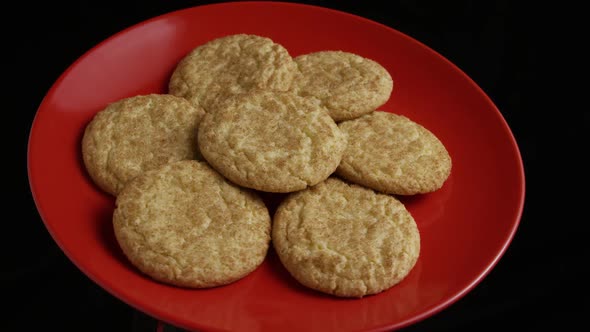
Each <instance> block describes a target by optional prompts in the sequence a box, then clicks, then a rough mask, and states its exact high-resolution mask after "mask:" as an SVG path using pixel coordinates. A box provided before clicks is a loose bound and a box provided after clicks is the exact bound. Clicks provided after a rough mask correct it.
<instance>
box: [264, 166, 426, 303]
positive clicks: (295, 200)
mask: <svg viewBox="0 0 590 332" xmlns="http://www.w3.org/2000/svg"><path fill="white" fill-rule="evenodd" d="M272 243H273V246H274V248H275V250H276V252H277V253H278V256H279V258H280V260H281V262H282V263H283V265H284V266H285V268H286V269H287V270H288V271H289V273H290V274H291V275H292V276H293V277H294V278H295V279H297V280H298V281H299V282H300V283H301V284H303V285H305V286H307V287H309V288H312V289H316V290H318V291H321V292H324V293H328V294H333V295H336V296H341V297H362V296H365V295H369V294H376V293H379V292H382V291H384V290H386V289H388V288H390V287H392V286H394V285H396V284H397V283H399V282H400V281H401V280H403V279H404V278H405V277H406V276H407V275H408V273H409V272H410V271H411V270H412V268H413V267H414V265H415V263H416V261H417V259H418V256H419V254H420V234H419V232H418V227H417V225H416V222H415V221H414V219H413V218H412V216H411V214H410V213H409V212H408V211H407V210H406V208H405V207H404V205H403V204H402V203H401V202H400V201H398V200H397V199H395V198H394V197H393V196H389V195H385V194H379V193H376V192H374V191H373V190H371V189H368V188H365V187H362V186H358V185H354V184H348V183H346V182H344V181H342V180H340V179H336V178H333V177H331V178H329V179H327V180H326V181H324V182H321V183H320V184H318V185H316V186H314V187H311V188H308V189H306V190H303V191H300V192H297V193H292V194H290V195H289V196H288V197H287V198H286V199H285V200H284V201H283V202H282V203H281V204H280V205H279V207H278V209H277V211H276V213H275V215H274V218H273V228H272Z"/></svg>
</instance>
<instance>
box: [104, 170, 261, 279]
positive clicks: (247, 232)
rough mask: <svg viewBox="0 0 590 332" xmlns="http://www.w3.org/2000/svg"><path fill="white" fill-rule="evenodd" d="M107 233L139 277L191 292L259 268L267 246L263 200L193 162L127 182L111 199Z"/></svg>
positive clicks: (240, 276) (149, 172)
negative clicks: (113, 201) (113, 205)
mask: <svg viewBox="0 0 590 332" xmlns="http://www.w3.org/2000/svg"><path fill="white" fill-rule="evenodd" d="M113 226H114V230H115V235H116V239H117V241H118V243H119V245H120V247H121V249H122V250H123V252H124V253H125V255H126V256H127V257H128V258H129V261H130V262H131V263H132V264H133V265H134V266H136V267H137V268H138V269H139V270H140V271H142V272H143V273H145V274H146V275H148V276H150V277H152V278H153V279H155V280H158V281H161V282H163V283H167V284H171V285H176V286H182V287H191V288H208V287H215V286H221V285H226V284H229V283H231V282H234V281H236V280H238V279H241V278H243V277H245V276H246V275H248V274H250V273H251V272H252V271H254V270H255V269H256V268H257V267H258V266H259V265H260V264H261V263H262V261H263V260H264V258H265V257H266V253H267V250H268V247H269V243H270V216H269V214H268V210H267V208H266V206H265V205H264V203H263V202H262V200H261V199H260V198H259V197H258V196H256V195H255V194H254V193H253V192H252V191H249V190H246V189H243V188H240V187H237V186H236V185H234V184H232V183H230V182H229V181H227V180H226V179H225V178H223V177H222V176H221V175H219V174H218V173H217V172H215V171H214V170H213V169H212V168H211V167H210V166H208V165H207V163H205V162H198V161H194V160H184V161H179V162H174V163H170V164H166V165H164V166H162V167H160V168H158V169H155V170H151V171H147V172H145V173H143V174H142V175H140V176H138V177H136V178H135V179H133V180H132V181H131V182H129V184H128V185H127V186H125V188H124V189H123V190H122V191H121V193H120V194H119V196H118V197H117V200H116V209H115V212H114V215H113Z"/></svg>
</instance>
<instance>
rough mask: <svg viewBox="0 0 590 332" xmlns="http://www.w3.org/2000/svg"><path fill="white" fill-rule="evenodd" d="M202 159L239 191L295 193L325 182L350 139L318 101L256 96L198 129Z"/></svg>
mask: <svg viewBox="0 0 590 332" xmlns="http://www.w3.org/2000/svg"><path fill="white" fill-rule="evenodd" d="M198 141H199V147H200V150H201V153H202V154H203V157H204V158H205V159H206V160H207V161H208V162H209V164H211V166H212V167H213V168H215V169H216V170H217V171H218V172H220V173H221V174H223V175H224V176H225V177H226V178H228V179H229V180H231V181H233V182H235V183H236V184H238V185H241V186H244V187H248V188H252V189H257V190H260V191H266V192H279V193H280V192H282V193H286V192H292V191H297V190H301V189H305V188H306V187H308V186H312V185H315V184H317V183H319V182H320V181H323V180H325V179H326V178H328V176H330V175H331V174H332V173H333V172H334V171H335V169H336V167H338V164H339V163H340V160H341V158H342V154H343V153H344V149H345V148H346V139H345V137H344V135H343V134H342V132H341V131H340V130H339V129H338V126H337V125H336V123H335V122H334V120H333V119H332V118H331V117H330V116H329V115H328V113H327V111H326V110H325V108H323V107H321V106H320V104H319V102H318V101H317V100H316V99H314V98H303V97H299V96H297V95H295V94H292V93H289V92H269V91H260V90H258V91H253V92H250V93H247V94H241V95H237V96H234V97H233V98H230V99H228V100H226V101H224V102H223V103H220V104H219V107H217V108H216V109H215V110H214V111H213V112H209V113H207V114H206V115H205V116H204V117H203V120H202V122H201V124H200V126H199V134H198Z"/></svg>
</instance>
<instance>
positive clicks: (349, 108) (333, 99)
mask: <svg viewBox="0 0 590 332" xmlns="http://www.w3.org/2000/svg"><path fill="white" fill-rule="evenodd" d="M294 61H295V62H296V63H297V66H298V68H299V71H300V74H299V75H298V77H297V79H296V80H295V81H294V91H296V93H297V94H299V95H301V96H313V97H316V98H318V99H319V100H321V102H322V105H324V106H325V107H326V108H327V109H328V111H329V112H330V116H331V117H332V118H333V119H334V120H335V121H337V122H339V121H344V120H350V119H354V118H357V117H359V116H361V115H363V114H367V113H370V112H372V111H374V110H376V109H377V108H378V107H380V106H382V105H383V104H385V103H386V102H387V101H388V100H389V97H390V95H391V92H392V91H393V79H392V77H391V74H390V73H389V72H388V71H387V69H385V67H383V66H382V65H381V64H379V63H378V62H376V61H374V60H371V59H368V58H365V57H362V56H360V55H357V54H354V53H349V52H343V51H320V52H314V53H309V54H304V55H300V56H297V57H295V59H294Z"/></svg>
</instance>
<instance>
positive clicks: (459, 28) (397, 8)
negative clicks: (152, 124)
mask: <svg viewBox="0 0 590 332" xmlns="http://www.w3.org/2000/svg"><path fill="white" fill-rule="evenodd" d="M214 2H216V1H164V0H162V1H147V0H146V1H119V2H112V1H111V2H109V1H93V2H79V3H66V2H51V1H48V2H39V3H35V4H30V3H29V2H20V3H16V4H14V6H13V7H11V8H8V7H6V8H4V10H3V12H4V18H3V22H2V25H3V30H2V32H3V47H2V60H3V61H2V64H3V68H2V73H3V74H5V75H3V78H4V82H5V85H4V86H5V88H4V89H3V95H2V101H3V104H2V105H3V106H4V107H6V109H4V112H3V113H2V114H3V115H4V118H3V120H4V121H6V122H4V123H3V129H4V130H2V133H3V135H6V136H5V137H4V139H3V145H4V146H6V147H8V150H9V151H10V153H8V154H6V153H5V154H3V156H4V158H5V160H4V163H2V164H3V166H8V167H9V170H8V171H7V170H6V167H4V168H3V169H4V172H3V173H2V174H3V175H4V179H5V181H3V182H5V183H7V184H9V187H8V188H6V187H4V190H5V195H4V196H3V197H5V198H4V203H5V204H4V205H3V206H4V212H5V214H4V218H3V223H4V227H3V228H2V231H1V234H2V238H3V239H2V241H1V243H2V245H3V247H2V248H1V251H0V253H1V255H2V256H1V257H0V258H1V264H0V268H1V272H0V278H1V279H0V285H1V287H2V288H1V290H2V292H1V294H2V299H3V302H4V308H5V309H0V310H2V311H0V312H2V315H1V316H0V317H3V318H2V320H0V326H3V327H17V328H20V329H21V330H31V329H32V327H33V326H38V325H41V326H43V329H45V330H59V331H69V330H79V331H153V330H154V324H153V323H154V321H153V320H151V319H149V318H148V317H146V316H144V315H142V314H141V313H139V312H137V311H136V310H134V309H133V308H131V307H129V306H127V305H126V304H124V303H122V302H120V301H119V300H118V299H116V298H115V297H113V296H112V295H110V294H109V293H107V292H106V291H104V290H103V289H101V288H100V287H99V286H97V285H96V284H94V283H93V282H91V281H90V279H88V278H87V277H86V276H85V275H84V274H82V273H81V272H80V271H79V270H78V269H77V268H76V267H75V266H74V265H73V264H72V263H71V262H70V261H69V260H68V259H67V258H66V257H65V255H64V254H63V253H62V252H61V251H60V250H59V248H58V247H57V246H56V244H55V243H54V242H53V240H52V238H51V237H50V236H49V234H48V233H47V231H46V229H45V227H44V225H43V223H42V221H41V220H40V218H39V215H38V214H37V211H36V209H35V205H34V202H33V200H32V197H31V193H30V189H29V184H28V178H27V173H26V149H27V143H28V134H29V130H30V126H31V123H32V121H33V117H34V115H35V112H36V110H37V107H38V106H39V104H40V103H41V100H42V98H43V96H44V95H45V93H46V92H47V91H48V90H49V88H50V87H51V85H52V84H53V82H54V81H55V80H56V79H57V78H58V76H59V75H60V74H61V73H62V72H63V71H64V70H65V69H66V68H67V67H68V66H69V65H70V64H72V62H74V61H75V60H76V59H77V58H78V57H79V56H81V55H82V54H83V53H85V52H86V51H87V50H89V49H90V48H91V47H93V46H94V45H96V44H97V43H99V42H101V41H103V40H104V39H106V38H107V37H109V36H111V35H112V34H114V33H116V32H118V31H120V30H122V29H124V28H127V27H129V26H131V25H133V24H136V23H139V22H141V21H143V20H146V19H148V18H151V17H153V16H156V15H160V14H164V13H166V12H169V11H172V10H176V9H182V8H187V7H190V6H195V5H200V4H205V3H214ZM217 2H219V1H217ZM300 2H302V3H308V4H314V5H320V6H325V7H330V8H334V9H338V10H342V11H346V12H350V13H353V14H356V15H359V16H363V17H366V18H369V19H372V20H374V21H377V22H380V23H383V24H386V25H388V26H390V27H392V28H394V29H397V30H399V31H401V32H403V33H406V34H408V35H409V36H411V37H413V38H415V39H417V40H419V41H421V42H423V43H424V44H426V45H428V46H429V47H431V48H433V49H434V50H436V51H437V52H439V53H440V54H442V55H443V56H445V57H446V58H448V59H449V60H450V61H451V62H453V63H455V64H456V65H457V66H458V67H459V68H461V69H462V70H463V71H464V72H466V73H467V74H468V75H469V76H470V77H471V78H472V79H473V80H474V81H475V82H476V83H478V84H479V85H480V87H481V88H482V89H483V90H484V91H485V92H486V93H487V94H488V95H489V96H490V98H491V99H492V100H493V101H494V103H495V104H496V106H497V107H498V108H499V109H500V111H501V112H502V114H503V116H504V117H505V119H506V121H507V122H508V124H509V126H510V127H511V129H512V131H513V134H514V136H515V137H516V140H517V142H518V144H519V147H520V150H521V154H522V157H523V161H524V165H525V175H526V190H527V191H526V202H525V208H524V212H523V216H522V220H521V223H520V226H519V229H518V231H517V233H516V235H515V237H514V240H513V241H512V243H511V245H510V247H509V248H508V250H507V252H506V253H505V255H504V256H503V257H502V259H501V260H500V262H499V263H498V264H497V266H496V267H495V268H494V269H493V270H492V271H491V273H490V274H489V275H488V276H487V277H486V278H485V279H484V280H483V281H482V282H481V283H480V284H479V285H478V286H477V287H476V288H475V289H474V290H473V291H471V292H470V293H468V294H467V295H466V296H464V297H463V298H462V299H460V300H459V301H458V302H456V303H455V304H453V305H452V306H450V307H449V308H447V309H445V310H444V311H442V312H440V313H438V314H436V315H434V316H433V317H430V318H428V319H426V320H424V321H422V322H419V323H417V324H415V325H412V326H410V327H408V328H406V329H404V330H405V331H472V330H498V329H505V328H527V329H541V330H552V329H560V330H564V329H565V330H569V328H570V327H574V326H575V325H576V324H583V323H584V319H585V317H584V316H585V314H587V313H588V309H590V307H589V305H588V300H587V298H588V296H589V295H590V294H589V293H588V287H587V286H586V284H587V283H588V282H589V280H588V278H587V274H585V272H583V271H582V269H586V265H588V261H589V257H588V255H587V252H588V250H587V245H586V243H585V242H586V241H585V238H587V237H588V234H589V233H588V232H587V231H586V229H587V226H586V225H585V224H587V223H588V222H589V221H590V218H589V217H588V214H587V213H585V214H584V213H580V214H579V213H578V212H577V211H578V210H582V209H581V208H580V207H584V205H585V204H584V203H586V201H587V197H588V195H587V194H585V192H584V190H585V189H586V188H588V185H587V176H586V175H584V172H588V163H587V161H586V159H582V158H586V157H584V156H585V155H586V154H588V151H590V149H589V148H588V144H587V143H588V142H590V140H589V139H588V135H587V132H588V130H589V129H590V126H589V122H590V118H589V111H588V106H587V102H582V103H579V104H576V103H574V102H573V98H574V97H575V96H576V95H579V94H580V93H581V94H582V96H583V95H584V88H585V87H586V86H587V83H585V82H584V79H585V75H584V74H583V73H582V68H581V67H578V66H577V65H576V60H577V59H576V57H575V55H576V54H578V52H577V51H575V50H574V49H573V48H572V46H571V45H572V44H570V43H569V40H570V39H569V37H571V33H573V31H567V30H566V29H563V31H560V30H558V29H557V27H565V26H566V25H564V23H570V24H572V23H573V24H580V25H583V23H581V22H580V21H577V20H575V19H574V18H573V17H574V16H573V13H575V12H576V11H577V10H575V9H573V8H571V7H566V8H567V9H568V12H567V14H564V12H563V11H561V9H563V7H564V6H558V5H556V4H549V5H544V4H539V3H536V4H535V5H526V4H522V3H521V2H516V1H513V2H510V1H496V2H490V1H488V2H476V1H473V2H468V1H459V2H447V1H410V0H404V1H391V2H379V3H372V2H360V1H358V2H341V1H300ZM568 26H569V25H568ZM565 36H568V38H566V37H565ZM572 40H573V38H572ZM584 42H585V39H584V37H583V36H582V37H581V38H580V39H577V40H573V44H583V43H584ZM559 55H561V56H562V57H559V58H558V57H557V56H559ZM564 55H565V56H564ZM6 74H7V75H6ZM568 77H573V78H576V79H577V80H579V81H572V80H571V79H570V78H568ZM576 82H578V83H576ZM577 86H578V87H580V88H576V87H577ZM562 88H565V90H567V92H568V93H567V94H564V95H561V94H560V92H561V91H562ZM6 156H8V157H6ZM581 326H584V325H581ZM1 329H2V330H7V329H5V328H1ZM17 330H18V329H17Z"/></svg>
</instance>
